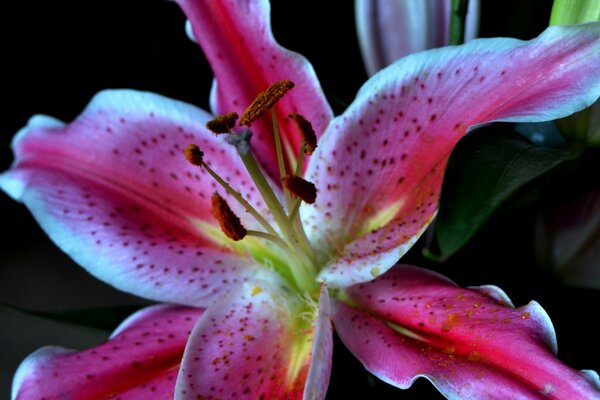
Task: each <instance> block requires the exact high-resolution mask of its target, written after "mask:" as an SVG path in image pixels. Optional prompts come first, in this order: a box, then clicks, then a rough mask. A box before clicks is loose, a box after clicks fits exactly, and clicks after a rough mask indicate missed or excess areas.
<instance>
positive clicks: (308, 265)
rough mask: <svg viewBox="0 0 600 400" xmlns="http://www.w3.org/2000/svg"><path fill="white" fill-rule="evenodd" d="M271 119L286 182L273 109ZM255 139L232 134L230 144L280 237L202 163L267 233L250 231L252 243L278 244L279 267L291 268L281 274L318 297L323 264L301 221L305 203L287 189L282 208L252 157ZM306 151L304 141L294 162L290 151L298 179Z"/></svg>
mask: <svg viewBox="0 0 600 400" xmlns="http://www.w3.org/2000/svg"><path fill="white" fill-rule="evenodd" d="M271 116H272V120H273V139H274V144H275V151H276V155H277V164H278V168H279V175H280V177H281V178H283V177H286V176H287V175H288V173H287V171H286V162H285V157H284V154H283V146H282V140H281V136H280V131H279V126H278V124H277V118H276V114H275V111H274V110H273V109H272V110H271ZM251 136H252V133H251V132H250V131H249V130H246V131H244V132H242V133H240V134H235V133H230V134H229V135H228V137H227V142H228V143H229V144H231V145H233V146H235V148H236V149H237V152H238V154H239V156H240V158H241V159H242V162H243V163H244V166H245V167H246V170H247V171H248V174H249V175H250V177H251V178H252V180H253V182H254V185H255V186H256V188H257V189H258V191H259V193H260V194H261V196H262V198H263V200H264V202H265V204H266V205H267V207H268V208H269V210H270V211H271V214H272V216H273V219H274V220H275V222H276V224H277V227H279V231H280V232H281V234H279V233H278V232H277V231H276V230H275V229H274V228H273V226H271V225H270V223H269V222H268V221H267V220H266V219H265V218H264V217H263V216H262V215H261V214H260V213H259V212H258V211H257V210H256V209H254V207H252V205H250V204H249V203H248V202H247V201H246V200H245V199H244V198H243V197H242V195H241V194H240V193H239V192H238V191H236V190H234V189H233V188H232V187H231V186H230V185H229V184H228V183H227V182H226V181H225V180H224V179H222V178H221V177H219V176H218V175H217V174H216V173H215V172H214V171H213V170H212V169H211V168H210V167H209V166H208V164H206V162H204V161H201V163H202V164H201V165H202V167H203V168H204V169H206V171H207V172H208V173H209V174H210V175H211V176H212V177H213V178H214V179H215V180H216V181H217V182H218V183H219V184H220V185H221V186H223V188H225V190H226V191H227V192H228V193H230V194H231V195H232V196H233V197H234V198H235V199H236V200H237V201H238V202H239V203H240V204H241V205H242V206H243V207H244V208H245V209H246V210H247V212H249V213H250V214H251V215H252V216H253V217H254V218H255V219H256V220H257V221H258V222H259V223H260V225H262V227H263V228H264V229H265V230H266V232H262V231H255V230H249V231H247V236H249V238H248V239H249V240H250V241H252V240H253V239H252V238H257V239H263V240H266V241H269V242H271V243H274V244H275V245H276V246H277V247H278V248H279V249H281V250H282V252H283V255H284V256H283V257H282V258H281V260H280V261H281V263H280V264H278V265H281V267H283V266H284V265H287V268H285V267H284V269H285V271H282V270H279V272H280V273H281V274H282V276H284V277H285V279H287V280H289V282H290V284H291V286H292V287H293V288H294V289H297V290H299V291H300V292H302V293H306V294H307V295H308V296H317V295H318V289H319V283H318V282H317V281H316V279H315V278H316V276H317V273H318V267H319V264H318V263H317V261H316V254H315V253H314V249H313V248H312V246H311V244H310V242H309V241H308V238H307V237H306V234H305V232H304V229H303V227H302V223H301V220H300V218H299V208H300V205H301V202H302V201H301V200H300V199H294V198H293V197H292V194H291V192H290V191H289V190H287V189H284V196H285V205H282V203H281V202H280V200H279V199H278V197H277V196H276V195H275V192H274V191H273V189H272V187H271V186H270V185H269V183H268V181H267V179H266V178H265V176H264V175H263V173H262V171H261V169H260V167H259V165H258V163H257V161H256V159H255V158H254V155H253V154H252V151H251V148H250V142H249V140H250V137H251ZM305 149H306V143H304V141H302V145H301V149H300V153H299V154H298V159H297V160H294V155H292V153H293V152H292V151H291V150H290V149H289V148H288V147H286V150H289V155H290V165H292V166H293V167H292V168H291V171H294V173H295V175H297V176H300V175H301V174H302V165H303V163H304V151H305ZM286 211H287V213H286ZM247 244H250V243H247ZM250 247H252V246H250ZM273 250H275V249H273ZM275 253H277V252H274V253H273V254H275ZM251 254H252V252H251ZM253 257H254V255H253ZM255 259H256V260H257V261H259V262H265V263H267V262H268V257H267V258H264V257H259V258H256V257H255ZM277 259H279V256H277ZM261 260H262V261H261Z"/></svg>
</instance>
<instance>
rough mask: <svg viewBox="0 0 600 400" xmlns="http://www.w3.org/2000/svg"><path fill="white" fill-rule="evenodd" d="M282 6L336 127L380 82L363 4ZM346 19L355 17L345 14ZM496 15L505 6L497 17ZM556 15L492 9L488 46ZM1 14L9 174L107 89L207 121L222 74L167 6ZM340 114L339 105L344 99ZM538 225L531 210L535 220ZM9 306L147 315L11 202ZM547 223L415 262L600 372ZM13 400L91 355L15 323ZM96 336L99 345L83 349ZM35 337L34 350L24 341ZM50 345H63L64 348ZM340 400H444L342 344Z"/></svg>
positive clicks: (65, 5) (284, 39)
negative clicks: (119, 307) (358, 29)
mask: <svg viewBox="0 0 600 400" xmlns="http://www.w3.org/2000/svg"><path fill="white" fill-rule="evenodd" d="M330 3H331V4H334V3H335V4H336V6H337V7H338V8H335V9H331V8H327V9H326V8H325V6H324V4H326V2H324V1H303V2H289V1H281V0H280V1H274V2H273V7H272V8H273V10H272V11H273V15H272V21H273V30H274V34H275V37H276V38H277V39H278V41H279V42H280V43H281V44H282V45H283V46H285V47H287V48H289V49H292V50H295V51H298V52H300V53H302V54H304V55H305V56H306V57H307V58H308V59H309V60H311V62H312V63H313V66H314V67H315V70H316V72H317V75H318V76H319V78H320V80H321V83H322V85H323V87H324V89H325V92H326V94H327V95H328V96H330V99H331V103H332V104H333V106H334V108H335V110H336V113H338V114H339V113H340V112H341V111H342V110H343V108H344V105H343V104H348V103H350V102H351V101H352V98H353V97H354V94H355V93H356V91H357V90H358V88H359V87H360V85H361V84H362V82H364V81H365V79H366V74H365V72H364V70H363V67H362V61H361V58H360V53H359V51H358V46H357V41H356V34H355V30H354V16H353V4H352V2H351V1H345V2H330ZM342 3H343V4H344V5H341V4H342ZM492 3H493V4H492ZM550 3H551V2H550V1H525V2H524V1H503V2H485V4H484V5H483V17H482V22H481V36H515V37H520V38H530V37H534V36H536V35H537V34H538V33H539V32H541V31H542V30H543V29H544V27H545V26H546V25H547V21H548V18H549V10H550ZM1 7H2V11H1V12H0V19H1V22H2V23H1V24H0V29H1V30H2V31H1V35H0V38H1V39H0V40H1V52H2V53H1V54H2V61H1V62H2V64H1V65H2V68H1V70H2V73H1V75H0V79H1V82H2V87H1V88H2V89H1V90H0V96H2V104H3V111H2V113H1V115H2V124H0V144H1V146H0V170H5V169H6V168H8V167H9V165H10V163H11V160H12V155H11V152H10V149H9V143H10V139H11V137H12V136H13V135H14V133H15V132H17V131H18V129H20V128H21V127H23V126H24V125H25V124H26V122H27V119H28V118H29V117H30V116H31V115H33V114H37V113H42V114H48V115H52V116H55V117H57V118H59V119H62V120H65V121H69V120H72V119H73V118H74V117H75V116H76V115H77V114H78V113H79V112H80V111H81V110H82V109H83V108H84V106H85V105H86V104H87V102H88V101H89V100H90V99H91V97H92V96H93V95H94V94H95V93H96V92H98V91H99V90H102V89H105V88H122V87H127V88H134V89H141V90H148V91H153V92H157V93H161V94H163V95H166V96H169V97H173V98H177V99H181V100H184V101H187V102H190V103H193V104H196V105H198V106H200V107H203V108H207V107H208V105H207V102H208V93H209V89H210V84H211V79H212V73H211V71H210V68H209V66H208V64H207V62H206V61H205V59H204V56H203V54H202V52H201V51H200V50H199V49H198V47H197V46H196V45H195V44H194V43H192V42H190V41H189V40H188V39H187V38H186V37H185V33H184V30H183V26H184V22H185V18H184V17H183V14H182V13H181V11H180V10H179V8H178V7H177V5H176V4H175V3H173V2H169V1H164V0H146V1H132V0H104V1H101V2H100V1H99V2H89V1H82V2H38V3H37V4H36V2H4V3H3V4H2V6H1ZM334 97H335V98H337V99H339V100H340V101H338V100H333V98H334ZM529 211H530V210H529ZM0 221H1V226H2V242H1V244H0V246H1V251H0V302H3V303H9V304H14V305H18V306H21V307H27V308H33V309H37V310H52V309H69V308H78V307H84V306H99V305H111V304H132V303H134V304H139V301H138V300H137V299H133V298H131V297H128V296H125V295H121V294H119V293H116V292H115V291H114V290H113V289H111V288H108V287H106V286H105V285H103V284H101V283H98V282H96V281H94V280H93V279H92V278H90V277H89V276H88V275H87V274H86V273H85V272H83V271H82V270H81V269H80V268H79V267H77V266H75V265H73V264H72V263H71V262H70V261H69V259H68V258H67V257H66V256H64V255H62V254H61V253H60V251H59V250H57V249H56V248H54V247H53V245H51V244H50V243H49V241H48V239H47V238H46V237H45V234H44V233H42V232H41V231H40V230H39V228H38V227H37V225H36V223H35V222H34V221H33V219H32V218H31V217H30V215H29V213H28V212H27V210H26V209H25V208H24V207H23V206H21V205H18V204H17V203H14V202H13V201H12V200H10V199H9V198H8V197H7V196H4V195H0ZM532 232H533V216H532V213H531V212H528V210H527V209H525V210H521V211H519V212H517V213H515V214H513V215H511V216H509V217H506V218H502V219H501V220H500V219H495V220H492V221H491V222H490V223H489V224H488V225H487V226H486V227H485V229H484V230H483V231H482V232H480V233H479V234H478V235H477V237H476V238H475V239H474V241H473V242H472V243H470V244H469V245H468V246H467V247H466V248H465V249H464V250H463V251H461V252H460V253H459V254H457V255H456V256H455V257H453V258H452V259H451V260H449V262H447V263H445V264H443V265H435V264H432V263H430V262H427V261H426V260H424V259H423V258H422V257H421V256H420V252H419V250H418V247H419V246H417V248H415V250H413V251H412V252H411V253H410V254H409V255H408V256H407V258H406V259H407V260H410V261H412V262H414V263H417V264H418V265H421V266H429V267H431V268H435V269H437V270H438V271H440V272H443V273H444V274H446V275H447V276H449V277H451V278H452V279H454V280H455V281H457V282H458V283H459V284H461V285H464V286H468V285H481V284H496V285H498V286H500V287H502V288H503V289H504V290H505V291H506V292H507V293H508V294H509V296H511V298H512V299H513V301H514V303H515V304H516V305H522V304H526V303H527V302H528V301H530V300H532V299H535V300H537V301H538V302H540V303H541V304H542V306H543V307H544V308H545V309H546V311H547V312H548V313H549V314H550V316H551V318H552V320H553V322H554V325H555V328H556V331H557V336H558V342H559V357H560V358H561V359H562V360H563V361H565V362H566V363H567V364H569V365H571V366H573V367H574V368H577V369H582V368H593V369H598V367H599V365H598V361H597V360H598V355H599V354H598V349H597V343H596V340H597V338H598V335H597V333H596V332H595V331H594V328H592V324H593V323H595V321H596V320H597V315H598V313H597V311H596V307H597V306H598V305H599V304H600V303H599V300H600V296H599V295H598V292H597V291H593V290H584V289H574V288H569V287H566V286H564V285H562V284H561V283H560V282H559V281H558V280H556V279H555V278H554V277H553V276H552V275H551V274H549V273H548V272H546V271H544V270H542V269H540V268H539V267H537V266H536V263H535V261H534V259H533V255H532V246H531V243H532ZM0 321H2V326H1V327H0V331H1V332H2V333H1V334H0V338H2V344H1V347H0V354H1V357H0V366H1V368H2V369H1V370H0V371H1V372H2V375H0V397H4V396H5V395H6V393H7V391H8V384H9V382H10V376H11V374H12V373H13V371H14V368H15V367H16V366H17V364H18V360H19V359H20V358H22V357H23V356H25V355H26V354H28V353H29V352H30V351H32V350H33V349H35V348H37V347H39V346H41V345H44V344H61V345H65V346H70V347H77V346H89V345H91V344H92V343H95V342H97V341H98V340H101V338H102V337H101V335H98V334H96V333H94V334H93V335H91V336H89V337H87V336H86V337H85V339H82V340H76V339H73V340H71V339H69V338H71V337H72V336H69V335H70V334H69V335H67V334H63V333H55V331H54V330H53V329H54V328H46V325H44V324H41V323H39V322H34V323H31V321H29V320H27V319H26V318H24V317H19V318H16V319H15V318H13V317H7V318H5V319H1V320H0ZM83 336H85V335H83ZM24 337H27V340H25V339H24ZM50 341H52V342H51V343H50ZM333 364H334V367H333V373H332V380H331V386H330V390H329V396H328V398H345V397H347V396H350V395H351V396H352V397H353V398H356V397H360V396H361V395H362V396H367V394H369V397H370V398H381V399H388V398H390V399H391V398H394V399H404V398H406V399H416V398H428V399H433V398H441V396H440V395H439V394H438V393H437V392H436V391H435V390H434V389H432V388H431V386H430V385H429V384H428V383H426V382H419V383H418V384H416V385H415V387H413V389H411V390H408V391H400V390H397V389H395V388H392V387H390V386H388V385H386V384H384V383H382V382H380V381H377V380H376V379H373V378H372V377H370V376H369V374H368V373H366V372H365V371H364V369H362V367H361V365H360V363H359V362H358V361H356V360H355V359H354V358H353V357H352V355H351V354H349V353H348V352H347V350H345V349H344V347H343V345H342V344H341V343H340V342H339V341H336V346H335V352H334V363H333Z"/></svg>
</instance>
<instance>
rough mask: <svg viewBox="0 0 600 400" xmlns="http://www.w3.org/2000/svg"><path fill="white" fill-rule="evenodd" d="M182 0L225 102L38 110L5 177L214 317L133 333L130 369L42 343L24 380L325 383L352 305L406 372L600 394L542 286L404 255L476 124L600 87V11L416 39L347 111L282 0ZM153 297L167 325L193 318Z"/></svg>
mask: <svg viewBox="0 0 600 400" xmlns="http://www.w3.org/2000/svg"><path fill="white" fill-rule="evenodd" d="M178 4H179V5H180V6H181V7H182V8H183V10H184V12H185V13H186V15H187V17H188V18H189V20H190V21H191V27H192V30H193V33H194V37H196V38H197V39H198V42H199V44H200V46H201V47H202V48H203V50H204V52H205V54H206V55H207V57H208V60H209V62H210V63H211V65H212V67H213V71H214V73H215V77H216V83H215V85H214V87H213V91H212V94H211V105H212V108H213V114H214V115H211V114H209V113H207V112H206V111H203V110H200V109H198V108H196V107H194V106H191V105H188V104H184V103H181V102H178V101H175V100H171V99H167V98H165V97H162V96H159V95H156V94H150V93H144V92H136V91H131V90H117V91H106V92H102V93H100V94H98V95H97V96H96V97H95V98H94V99H93V100H92V102H91V103H90V104H89V105H88V107H87V108H86V109H85V110H84V111H83V113H82V114H81V115H80V116H79V117H78V118H77V119H75V120H74V121H73V122H71V123H69V124H64V123H61V122H59V121H57V120H55V119H52V118H50V117H44V116H36V117H33V118H32V119H31V120H30V122H29V124H28V125H27V126H26V127H25V128H23V130H22V131H21V132H19V133H18V134H17V136H16V138H15V140H14V143H13V148H14V151H15V156H16V160H15V163H14V165H13V166H12V168H11V169H10V170H9V171H7V172H5V173H4V174H2V175H0V187H2V189H3V190H4V191H5V192H7V193H8V194H9V195H10V196H12V197H13V198H15V199H16V200H19V201H21V202H23V203H24V204H25V205H26V206H27V207H29V209H30V210H31V212H32V213H33V215H34V217H35V218H36V219H37V220H38V221H39V223H40V224H41V226H42V227H43V228H44V229H45V230H46V232H47V233H48V234H49V236H50V237H51V238H52V239H53V240H54V241H55V242H56V243H57V244H58V245H59V246H60V247H61V248H62V249H63V250H64V251H65V252H67V253H68V254H69V255H70V256H71V257H72V258H73V259H74V260H75V261H76V262H78V263H79V264H81V265H82V266H83V267H84V268H86V269H87V270H88V271H89V272H90V273H92V274H93V275H95V276H96V277H98V278H99V279H101V280H103V281H105V282H107V283H109V284H111V285H113V286H115V287H116V288H118V289H120V290H123V291H127V292H130V293H133V294H136V295H138V296H142V297H146V298H149V299H153V300H156V301H160V302H169V303H175V304H180V305H185V306H191V307H195V308H196V311H189V310H188V311H185V310H187V309H185V310H184V311H181V313H182V315H188V316H190V318H192V316H191V315H189V314H190V313H191V314H194V315H196V316H199V318H198V319H197V322H196V323H195V325H194V326H193V328H192V329H191V334H190V336H189V339H188V340H187V343H186V345H185V350H184V352H183V356H182V358H180V357H181V355H180V354H179V353H177V352H178V351H181V343H180V344H179V345H178V347H177V346H176V347H177V348H175V347H174V348H173V349H172V350H168V351H170V352H171V353H170V354H171V355H170V356H169V357H168V359H169V361H168V362H167V361H165V362H160V363H158V364H157V365H156V368H154V367H152V368H150V367H149V368H150V369H149V370H148V371H147V373H146V375H136V371H137V370H136V369H135V368H134V367H135V366H134V365H133V364H132V362H133V361H139V360H133V358H135V357H138V355H137V354H136V355H132V354H130V353H127V352H124V353H122V354H121V353H120V354H119V355H118V356H122V357H123V360H124V361H123V363H124V364H123V366H125V367H127V365H129V367H130V368H129V371H130V372H129V373H127V374H126V373H125V371H127V368H125V367H124V368H125V369H117V371H119V372H120V371H123V373H122V374H120V373H119V374H118V377H115V375H114V372H113V369H112V368H106V369H102V365H103V364H102V360H101V359H95V360H94V358H93V357H91V356H90V357H87V355H88V354H90V355H94V353H93V350H90V352H89V353H85V355H86V356H85V357H83V359H85V360H87V362H85V364H84V363H82V362H80V361H78V358H77V355H73V356H72V357H69V356H67V357H65V356H63V355H62V354H63V353H62V352H60V351H42V352H41V353H34V354H33V355H32V356H30V358H28V359H27V360H26V361H25V362H24V364H23V366H22V367H21V368H20V369H19V372H18V373H17V377H16V379H15V382H14V386H13V398H14V399H31V398H44V397H46V398H78V397H81V396H82V393H86V392H87V391H88V390H90V391H91V390H92V389H91V388H90V387H92V386H93V387H94V388H102V392H101V395H102V396H104V397H108V398H122V399H128V398H133V399H137V398H147V397H148V392H143V393H141V392H134V391H135V390H137V389H136V388H137V386H135V385H138V384H139V385H142V383H143V384H144V385H146V388H147V383H146V382H149V379H150V380H152V382H153V383H155V387H157V388H158V387H159V386H156V385H159V384H160V385H161V386H160V387H161V388H166V387H170V388H172V391H173V396H174V397H175V398H176V399H186V400H187V399H211V398H212V399H216V398H233V397H239V398H248V399H256V398H265V399H267V398H292V399H299V398H305V399H322V398H324V397H325V394H326V390H327V385H328V381H329V373H330V369H331V355H332V343H333V341H332V330H333V325H335V328H336V330H337V331H338V333H339V335H340V337H341V338H342V340H343V341H344V342H345V343H346V345H347V346H348V347H349V348H350V350H351V351H352V352H353V353H354V354H355V355H356V356H357V357H358V358H359V359H360V360H361V361H362V362H363V364H364V365H365V367H366V368H367V369H369V370H370V371H372V372H373V373H374V374H375V375H376V376H378V377H380V378H381V379H383V380H385V381H386V382H389V383H392V384H394V385H396V386H397V387H400V388H406V387H409V386H410V385H411V383H412V382H413V381H414V379H416V378H417V377H426V378H428V379H429V380H431V381H432V382H433V383H434V384H435V385H436V386H437V388H438V389H439V390H440V391H441V392H442V393H443V394H444V395H445V396H447V397H449V398H459V397H460V398H475V397H494V396H497V395H498V396H500V398H510V397H524V396H529V397H535V396H541V394H547V395H550V396H554V397H555V398H591V397H594V396H598V394H600V389H599V388H600V383H599V380H598V375H597V374H596V373H595V372H593V371H585V372H578V371H576V370H573V369H571V368H569V367H567V366H566V365H564V364H562V363H561V362H560V361H559V360H557V359H556V358H555V356H554V354H555V350H556V346H555V338H554V334H553V329H552V325H551V323H550V321H549V318H548V316H547V315H546V313H545V312H544V311H543V309H542V308H541V307H540V306H539V305H537V304H536V303H530V304H529V305H528V306H525V307H522V308H519V309H514V308H512V306H511V303H510V300H509V299H508V298H507V297H506V295H504V294H503V292H502V291H500V290H499V289H497V288H495V287H482V288H479V289H460V288H458V287H456V286H455V285H454V284H452V283H451V282H449V281H448V280H447V279H445V278H443V277H441V276H439V275H437V274H434V273H431V272H428V271H426V270H422V269H419V268H416V267H411V266H398V267H395V268H393V269H391V268H392V267H393V266H394V265H395V264H396V262H397V261H398V259H399V258H400V257H401V256H402V255H403V254H404V253H405V252H406V251H407V250H408V249H409V248H410V247H411V246H412V244H414V243H415V241H416V240H417V238H418V237H419V235H421V233H422V232H423V231H424V230H425V228H426V227H427V225H428V223H429V222H430V221H431V219H432V218H433V216H434V214H435V211H436V203H437V200H438V197H439V193H440V186H441V181H442V175H443V170H444V166H445V163H446V161H447V159H448V156H449V154H450V151H451V150H452V147H453V146H454V144H455V143H456V141H457V140H458V139H459V138H460V137H461V136H462V135H464V134H465V133H466V131H467V129H468V128H469V127H471V126H473V125H476V124H480V123H484V122H489V121H499V120H502V121H528V122H530V121H539V120H549V119H555V118H558V117H562V116H565V115H568V114H570V113H573V112H575V111H577V110H579V109H582V108H584V107H586V106H588V105H589V104H591V103H592V102H593V101H595V100H596V99H597V98H598V96H599V95H600V71H598V69H597V68H596V65H598V62H599V61H600V24H589V25H582V26H577V27H553V28H549V29H548V30H547V31H546V32H544V33H543V34H542V35H541V36H540V37H538V38H537V39H535V40H532V41H529V42H522V41H518V40H512V39H486V40H475V41H472V42H470V43H468V44H466V45H464V46H460V47H453V48H443V49H437V50H431V51H428V52H423V53H419V54H415V55H411V56H409V57H405V58H404V59H402V60H401V61H399V62H397V63H395V64H393V65H392V66H390V67H389V68H387V69H385V70H383V71H382V72H380V73H379V74H377V75H375V76H374V77H373V78H372V79H370V80H369V81H368V82H367V83H366V84H365V85H364V86H363V88H362V89H361V90H360V91H359V93H358V95H357V97H356V99H355V100H354V102H353V103H352V104H351V105H350V107H349V108H348V110H347V111H346V112H344V113H343V114H342V115H340V116H339V117H336V118H334V119H332V113H331V110H330V108H329V106H328V105H327V102H326V100H325V98H324V96H323V93H322V90H321V88H320V86H319V83H318V80H317V79H316V77H315V74H314V71H313V69H312V67H311V66H310V64H309V63H308V61H307V60H306V59H304V58H303V57H302V56H300V55H299V54H296V53H292V52H290V51H289V50H287V49H284V48H282V47H281V46H280V45H278V44H277V42H276V41H275V40H274V38H273V36H272V33H271V29H270V20H269V15H270V8H269V3H268V2H267V1H265V0H243V1H242V0H238V1H231V2H213V1H193V0H179V1H178ZM257 94H259V95H258V97H257ZM238 115H241V118H240V119H239V123H238V122H237V116H238ZM215 116H216V117H215ZM288 116H291V117H288ZM236 125H237V126H236ZM207 126H208V127H207ZM214 133H218V134H217V135H215V134H214ZM317 138H318V141H317ZM315 143H316V146H317V147H316V148H315V147H314V145H315ZM182 153H183V154H182ZM311 153H312V155H311ZM184 155H185V157H184ZM198 309H199V310H198ZM161 310H162V311H165V310H167V311H165V312H170V311H168V310H172V309H162V308H160V309H159V311H161ZM162 311H161V312H162ZM175 312H177V311H175ZM200 313H201V316H200ZM159 314H160V313H159ZM153 315H154V314H153ZM155 316H156V318H158V319H160V320H161V321H162V320H166V322H167V324H173V326H174V327H173V328H168V329H179V330H181V331H185V330H186V329H189V327H190V326H191V325H190V324H185V323H184V324H182V325H181V326H179V322H177V320H176V319H175V318H170V317H168V316H166V317H165V318H166V319H163V318H162V317H161V315H155ZM169 321H171V322H169ZM332 321H333V325H332ZM154 322H156V323H157V324H162V323H161V322H159V321H154ZM175 325H177V326H176V327H175ZM126 326H127V323H126ZM152 326H154V323H152ZM157 329H158V326H157ZM119 332H123V334H125V332H126V331H125V330H120V331H118V332H117V334H116V335H115V336H114V337H113V338H112V339H111V341H109V342H108V344H106V345H104V346H110V345H111V342H114V341H115V340H119V338H120V337H121V336H120V335H119ZM166 332H167V331H165V333H166ZM171 333H172V334H174V333H173V332H171ZM150 334H152V332H150ZM157 335H158V333H157ZM160 335H161V336H160V337H161V338H162V337H163V336H164V333H160ZM167 336H168V333H167ZM134 346H135V343H134ZM107 348H108V347H102V349H107ZM155 351H156V352H162V351H167V350H163V348H162V347H152V348H151V351H149V352H148V353H144V354H146V356H147V357H148V358H147V360H150V361H151V360H154V357H155V356H156V357H157V358H160V357H159V356H160V354H158V355H155V354H154V352H155ZM132 352H133V350H132ZM104 353H105V352H104V350H103V351H102V352H100V353H99V354H104ZM140 354H141V353H140ZM80 355H81V354H80ZM108 357H111V356H110V355H109V356H108ZM132 357H133V358H132ZM78 362H79V363H78ZM127 362H129V364H127ZM72 363H75V364H72ZM72 365H76V366H77V367H76V368H71V366H72ZM65 370H69V371H73V374H61V372H62V371H65ZM83 370H87V371H90V372H88V374H90V375H91V376H92V378H89V379H88V378H87V375H85V376H84V374H83ZM176 370H177V371H178V372H177V379H176V383H175V384H174V385H173V384H172V379H169V378H170V377H171V378H172V376H173V375H172V372H174V371H176ZM91 371H94V372H91ZM55 373H56V375H54V374H55ZM129 374H131V376H132V377H131V378H127V379H125V378H123V379H124V380H123V381H121V379H120V378H121V377H125V376H129ZM167 381H169V382H171V383H168V382H167ZM127 382H129V383H127ZM140 382H141V383H140ZM132 385H134V386H132ZM163 385H164V386H163ZM168 385H172V386H168ZM93 390H100V389H93ZM94 393H98V392H94ZM168 393H169V396H170V393H171V392H168Z"/></svg>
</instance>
